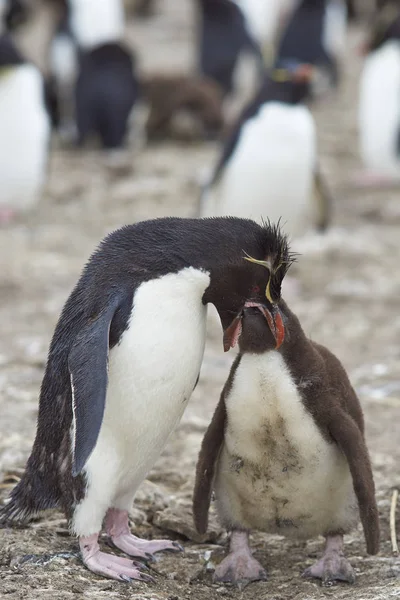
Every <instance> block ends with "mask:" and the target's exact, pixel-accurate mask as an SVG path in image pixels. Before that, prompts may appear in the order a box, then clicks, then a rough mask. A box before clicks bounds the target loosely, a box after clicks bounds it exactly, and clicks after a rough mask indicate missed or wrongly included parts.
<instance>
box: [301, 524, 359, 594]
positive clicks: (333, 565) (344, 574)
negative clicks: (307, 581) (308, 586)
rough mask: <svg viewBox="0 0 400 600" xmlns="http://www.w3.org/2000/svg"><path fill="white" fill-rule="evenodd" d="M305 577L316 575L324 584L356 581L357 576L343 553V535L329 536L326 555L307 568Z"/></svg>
mask: <svg viewBox="0 0 400 600" xmlns="http://www.w3.org/2000/svg"><path fill="white" fill-rule="evenodd" d="M303 577H315V578H317V579H321V580H322V585H324V586H331V585H334V584H335V582H336V581H344V582H346V583H354V582H355V580H356V576H355V573H354V570H353V568H352V566H351V565H350V563H349V561H348V560H347V559H346V558H345V556H344V554H343V536H342V535H333V536H327V538H326V546H325V552H324V556H323V557H322V558H321V559H320V560H319V561H318V562H316V563H315V564H314V565H312V566H311V567H309V568H308V569H306V570H305V571H304V573H303Z"/></svg>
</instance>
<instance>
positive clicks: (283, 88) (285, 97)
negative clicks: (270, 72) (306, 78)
mask: <svg viewBox="0 0 400 600" xmlns="http://www.w3.org/2000/svg"><path fill="white" fill-rule="evenodd" d="M309 93H310V85H309V84H308V83H297V82H294V81H283V82H282V81H274V80H273V79H268V81H267V82H266V84H265V85H264V86H263V87H262V89H261V90H260V93H259V97H258V102H259V105H260V106H261V105H262V104H265V103H266V102H281V103H282V104H289V105H296V104H300V103H302V102H304V101H305V100H306V98H307V96H308V95H309Z"/></svg>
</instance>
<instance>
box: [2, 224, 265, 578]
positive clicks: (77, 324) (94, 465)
mask: <svg viewBox="0 0 400 600" xmlns="http://www.w3.org/2000/svg"><path fill="white" fill-rule="evenodd" d="M274 244H275V237H274V235H273V229H272V228H271V227H270V226H260V225H258V224H256V223H255V222H253V221H248V220H242V219H236V218H220V219H204V220H199V219H178V218H165V219H156V220H152V221H145V222H141V223H137V224H135V225H129V226H126V227H123V228H122V229H119V230H117V231H115V232H114V233H112V234H110V235H109V236H108V237H106V238H105V240H104V241H103V242H102V243H101V244H100V246H99V247H98V249H97V250H96V251H95V252H94V254H93V255H92V257H91V259H90V260H89V262H88V264H87V265H86V267H85V269H84V271H83V273H82V276H81V278H80V280H79V281H78V283H77V285H76V287H75V289H74V290H73V291H72V293H71V295H70V297H69V299H68V300H67V302H66V304H65V307H64V309H63V311H62V313H61V316H60V319H59V322H58V324H57V326H56V329H55V332H54V336H53V340H52V342H51V346H50V352H49V357H48V362H47V366H46V371H45V375H44V379H43V383H42V387H41V393H40V403H39V415H38V425H37V434H36V439H35V443H34V446H33V450H32V453H31V456H30V458H29V460H28V463H27V466H26V470H25V473H24V475H23V477H22V479H21V481H20V483H19V484H18V485H17V486H16V488H14V490H13V491H12V493H11V499H10V502H9V503H8V504H7V505H6V506H5V507H3V508H2V510H1V511H0V522H3V523H7V522H8V521H13V520H14V521H24V520H26V519H28V518H29V517H30V516H32V515H34V514H35V513H37V512H38V511H41V510H44V509H47V508H53V507H61V508H63V509H64V510H65V512H66V514H67V516H68V518H69V519H70V523H71V529H72V531H73V532H74V533H75V534H76V535H77V536H79V542H80V548H81V551H82V556H83V561H84V563H85V564H86V566H87V567H88V568H89V569H91V570H92V571H94V572H95V573H98V574H100V575H104V576H106V577H110V578H113V579H117V580H127V579H146V577H145V575H143V574H142V573H141V572H140V570H139V568H138V567H137V565H136V566H135V565H134V564H133V563H132V560H129V559H128V558H122V557H117V556H114V555H108V554H105V553H103V552H100V549H99V545H98V536H99V533H100V530H101V527H102V523H103V520H104V523H105V529H106V532H107V533H108V535H109V536H110V538H111V540H112V542H113V544H114V545H115V546H116V547H117V548H119V549H120V550H122V551H123V552H125V553H126V554H128V555H130V556H135V557H139V558H147V557H149V555H151V554H153V553H154V552H157V551H160V550H174V549H176V546H175V544H173V543H171V542H170V541H168V540H161V541H160V540H158V541H157V540H153V541H147V540H141V539H139V538H137V537H135V536H134V535H132V534H131V533H130V531H129V527H128V511H129V509H130V508H131V506H132V502H133V499H134V496H135V492H136V490H137V488H138V486H139V485H140V483H141V482H142V481H143V479H144V478H145V476H146V474H147V473H148V471H149V469H151V467H152V466H153V464H154V463H155V461H156V459H157V458H158V456H159V455H160V453H161V451H162V449H163V448H164V446H165V443H166V441H167V439H168V437H169V435H170V433H171V432H172V430H173V429H174V427H175V426H176V425H177V424H178V422H179V420H180V418H181V416H182V413H183V411H184V409H185V407H186V405H187V402H188V400H189V398H190V395H191V393H192V391H193V389H194V387H195V384H196V381H197V378H198V375H199V371H200V366H201V362H202V357H203V351H204V343H205V333H206V312H207V304H208V303H209V302H211V303H213V304H214V305H215V306H216V308H217V310H218V312H219V315H220V318H221V322H222V326H223V329H224V330H228V331H229V326H230V325H231V322H232V319H233V317H234V316H235V315H236V314H238V313H240V311H241V310H242V308H243V305H244V302H245V299H246V298H247V297H249V294H250V293H251V290H252V289H253V288H254V287H255V286H258V287H259V288H260V289H265V288H266V286H267V283H268V273H267V271H266V270H265V269H263V268H261V267H259V266H257V265H254V264H251V263H249V262H248V261H246V260H245V259H244V257H245V256H246V253H247V254H249V255H251V256H254V257H256V258H258V259H259V260H263V259H265V257H266V256H269V255H270V254H271V253H272V252H273V250H274ZM226 349H228V347H226Z"/></svg>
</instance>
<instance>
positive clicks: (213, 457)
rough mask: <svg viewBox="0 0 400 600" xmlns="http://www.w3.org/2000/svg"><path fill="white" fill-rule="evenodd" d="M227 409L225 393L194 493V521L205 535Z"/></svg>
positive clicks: (211, 427)
mask: <svg viewBox="0 0 400 600" xmlns="http://www.w3.org/2000/svg"><path fill="white" fill-rule="evenodd" d="M225 422H226V408H225V399H224V391H223V392H222V394H221V398H220V401H219V403H218V406H217V408H216V409H215V412H214V415H213V418H212V421H211V423H210V425H209V427H208V429H207V431H206V433H205V436H204V438H203V442H202V444H201V449H200V454H199V459H198V461H197V467H196V481H195V485H194V491H193V519H194V524H195V526H196V529H197V531H198V532H199V533H201V534H204V533H206V531H207V526H208V510H209V508H210V502H211V494H212V485H213V480H214V472H215V464H216V462H217V459H218V456H219V453H220V450H221V447H222V443H223V441H224V434H225Z"/></svg>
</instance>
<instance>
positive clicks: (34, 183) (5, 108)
mask: <svg viewBox="0 0 400 600" xmlns="http://www.w3.org/2000/svg"><path fill="white" fill-rule="evenodd" d="M0 132H1V133H0V181H1V186H0V223H7V222H9V221H10V220H12V218H13V217H14V216H15V215H16V213H18V212H21V211H27V210H29V209H30V208H31V207H32V206H33V205H34V204H35V202H36V201H37V200H38V199H39V195H40V193H41V190H42V187H43V185H44V183H45V180H46V170H47V159H48V151H49V143H50V120H49V116H48V114H47V112H46V102H45V94H44V80H43V77H42V75H41V73H40V71H39V70H38V69H37V67H35V66H34V65H33V64H30V63H28V62H26V61H25V58H24V57H23V56H22V54H21V53H20V52H19V51H18V50H17V49H16V47H15V45H14V42H13V40H12V38H11V36H10V35H9V34H7V33H4V34H3V35H0Z"/></svg>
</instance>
